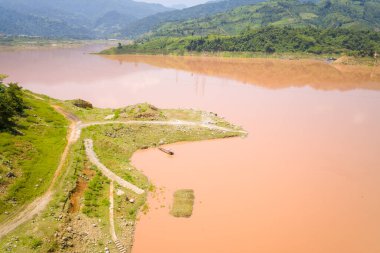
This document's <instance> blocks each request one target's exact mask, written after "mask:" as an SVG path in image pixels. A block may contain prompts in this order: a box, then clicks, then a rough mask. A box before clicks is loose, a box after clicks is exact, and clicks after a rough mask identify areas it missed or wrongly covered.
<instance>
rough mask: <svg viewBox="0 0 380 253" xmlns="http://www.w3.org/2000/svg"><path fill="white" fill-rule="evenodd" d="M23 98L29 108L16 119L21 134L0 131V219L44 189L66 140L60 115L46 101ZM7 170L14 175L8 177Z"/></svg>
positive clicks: (63, 120)
mask: <svg viewBox="0 0 380 253" xmlns="http://www.w3.org/2000/svg"><path fill="white" fill-rule="evenodd" d="M25 101H26V103H27V105H28V107H29V109H27V110H26V115H25V117H20V118H18V119H17V129H18V130H19V131H20V132H22V133H23V135H13V134H11V133H7V132H0V178H1V180H0V186H1V190H2V192H1V193H0V221H2V220H4V219H6V218H7V217H8V216H9V215H12V213H14V212H16V211H18V210H19V208H20V207H22V206H23V205H24V204H27V203H29V202H31V201H32V200H34V199H35V198H36V197H38V196H40V195H41V194H43V193H44V192H45V191H46V190H47V188H48V186H49V184H50V182H51V180H52V178H53V175H54V172H55V170H56V169H57V167H58V164H59V160H60V157H61V155H62V152H63V149H64V147H65V145H66V142H67V141H66V134H67V125H68V124H67V121H66V119H65V118H64V117H63V116H62V115H60V114H59V113H57V112H56V111H55V110H54V109H53V108H52V107H50V105H49V104H48V103H47V102H45V101H42V100H38V99H35V98H33V97H31V96H25ZM9 172H12V173H14V174H15V175H16V178H8V177H7V176H6V175H7V173H9ZM6 212H7V213H8V215H7V214H5V213H6Z"/></svg>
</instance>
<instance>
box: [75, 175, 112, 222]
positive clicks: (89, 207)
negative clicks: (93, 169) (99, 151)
mask: <svg viewBox="0 0 380 253" xmlns="http://www.w3.org/2000/svg"><path fill="white" fill-rule="evenodd" d="M108 188H109V180H108V179H107V178H106V177H104V176H103V175H102V174H101V173H100V172H99V171H98V172H97V174H96V175H95V176H94V177H93V178H92V179H91V181H90V182H89V184H88V188H87V190H86V192H85V193H84V207H83V209H82V212H83V213H84V214H86V215H87V216H88V217H91V218H93V217H101V216H102V215H101V214H102V212H100V210H101V209H104V208H105V207H106V208H108V207H109V204H110V203H109V198H108V191H107V189H108Z"/></svg>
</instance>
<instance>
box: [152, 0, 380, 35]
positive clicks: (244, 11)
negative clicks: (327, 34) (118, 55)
mask: <svg viewBox="0 0 380 253" xmlns="http://www.w3.org/2000/svg"><path fill="white" fill-rule="evenodd" d="M268 25H272V26H285V25H288V26H293V27H302V26H314V27H322V28H335V27H342V28H352V29H364V30H365V29H369V30H375V31H376V30H380V1H379V0H320V1H298V0H269V1H266V2H260V3H256V4H251V5H245V6H240V7H237V8H234V9H232V10H229V11H226V12H223V13H218V14H215V15H209V16H206V17H201V18H196V19H188V20H185V21H182V22H166V23H164V24H162V25H161V26H159V27H157V28H156V29H155V30H154V31H153V32H152V33H151V35H152V36H187V35H208V34H225V35H234V34H238V33H240V32H241V31H243V30H244V29H247V27H250V28H259V27H265V26H268Z"/></svg>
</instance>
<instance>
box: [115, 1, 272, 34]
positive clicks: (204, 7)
mask: <svg viewBox="0 0 380 253" xmlns="http://www.w3.org/2000/svg"><path fill="white" fill-rule="evenodd" d="M262 1H265V0H226V1H213V2H208V3H205V4H200V5H196V6H193V7H190V8H186V9H182V10H174V11H169V12H163V13H158V14H155V15H152V16H148V17H146V18H142V19H139V20H137V21H135V22H132V23H130V24H128V25H126V26H125V28H124V29H123V30H122V31H121V33H122V34H123V35H125V36H128V37H138V36H140V35H143V34H145V33H149V32H151V31H154V30H155V29H156V28H158V27H159V26H160V25H163V24H165V23H168V22H172V23H177V22H181V21H185V20H189V19H197V18H204V17H209V16H210V15H214V14H217V13H224V12H226V11H229V10H232V9H234V8H236V7H238V6H243V5H250V4H255V3H258V2H262Z"/></svg>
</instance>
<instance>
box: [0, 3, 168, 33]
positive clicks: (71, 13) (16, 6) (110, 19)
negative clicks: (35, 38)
mask: <svg viewBox="0 0 380 253" xmlns="http://www.w3.org/2000/svg"><path fill="white" fill-rule="evenodd" d="M0 7H1V8H2V13H7V12H8V13H7V14H5V15H6V16H10V15H9V14H12V20H13V21H12V22H10V21H6V20H4V18H3V19H2V20H3V21H5V22H1V23H0V32H2V33H5V32H6V33H8V34H14V35H16V34H20V33H23V34H30V35H39V36H46V35H47V36H60V35H62V36H64V35H65V34H72V33H68V32H60V31H52V32H51V33H50V32H49V31H50V30H51V29H54V27H56V25H57V24H60V25H61V26H62V27H69V28H71V29H72V30H73V32H76V31H83V32H84V33H83V34H80V33H78V34H75V35H76V36H78V37H104V36H109V35H112V34H115V33H116V34H117V33H118V31H119V30H120V29H121V28H122V27H125V26H126V25H127V24H128V23H130V22H133V21H136V20H138V19H140V18H143V17H146V16H149V15H153V14H156V13H159V12H165V11H170V10H172V9H170V8H167V7H164V6H163V5H160V4H150V3H144V2H136V1H132V0H91V1H88V0H0ZM28 19H29V21H30V22H28ZM15 22H16V23H17V24H16V23H15ZM34 23H35V24H36V26H33V24H34ZM49 24H50V25H51V27H50V28H51V29H50V28H49V27H48V26H49ZM23 25H25V26H26V27H29V28H30V31H29V32H28V31H24V30H25V29H21V28H20V27H22V26H23ZM39 25H40V26H41V27H37V26H39ZM43 27H44V29H45V28H48V29H47V31H46V32H45V31H42V30H43V29H42V28H43ZM64 30H66V28H65V29H64Z"/></svg>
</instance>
